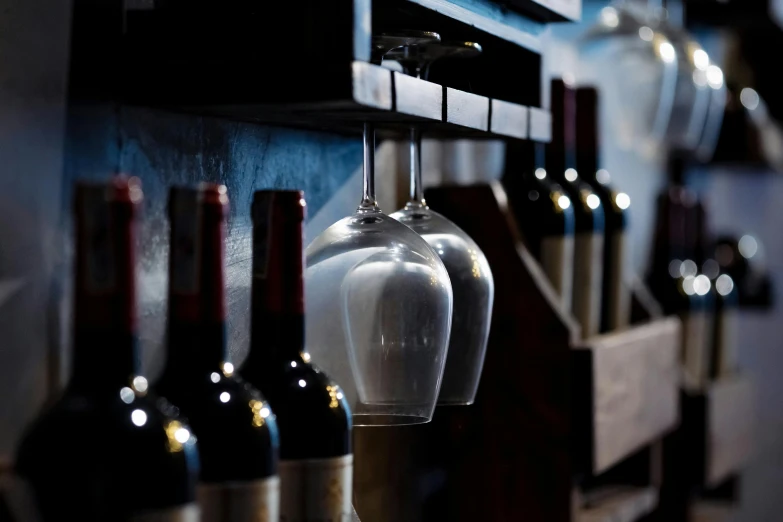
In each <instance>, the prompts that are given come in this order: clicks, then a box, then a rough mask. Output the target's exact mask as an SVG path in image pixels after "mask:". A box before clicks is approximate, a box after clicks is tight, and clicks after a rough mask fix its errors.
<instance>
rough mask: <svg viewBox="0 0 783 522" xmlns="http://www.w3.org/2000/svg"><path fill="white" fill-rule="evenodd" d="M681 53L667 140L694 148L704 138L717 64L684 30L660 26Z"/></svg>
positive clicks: (670, 142) (678, 52) (672, 143)
mask: <svg viewBox="0 0 783 522" xmlns="http://www.w3.org/2000/svg"><path fill="white" fill-rule="evenodd" d="M658 30H660V31H661V32H662V33H663V34H665V35H666V37H667V38H668V39H669V41H670V42H671V43H672V45H674V48H675V50H676V52H677V61H676V63H677V84H676V87H675V91H674V105H673V108H672V115H671V118H670V119H669V126H668V129H667V132H666V141H667V143H668V144H669V146H670V147H673V148H676V149H680V150H688V151H690V150H694V149H696V148H697V147H698V145H699V141H700V140H701V136H702V133H703V131H704V126H705V124H706V122H707V115H708V113H709V109H710V101H711V98H712V89H711V88H710V83H712V82H713V79H712V78H711V77H712V76H714V68H715V66H714V65H710V59H709V56H708V55H707V52H706V51H705V50H704V49H702V47H701V46H700V45H699V44H698V43H696V42H695V41H694V40H692V39H691V38H690V36H689V35H688V34H687V33H686V32H685V31H683V30H682V29H679V28H676V27H672V26H670V25H668V24H665V23H663V22H662V23H660V24H659V26H658Z"/></svg>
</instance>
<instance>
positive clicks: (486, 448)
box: [356, 184, 680, 522]
mask: <svg viewBox="0 0 783 522" xmlns="http://www.w3.org/2000/svg"><path fill="white" fill-rule="evenodd" d="M426 198H427V201H428V202H429V203H430V205H431V207H432V208H433V209H434V210H436V211H438V212H440V213H442V214H444V215H445V216H447V217H448V218H449V219H451V220H452V221H454V222H455V223H456V224H457V225H458V226H460V227H461V228H462V229H463V230H465V232H467V233H468V234H469V235H470V236H471V237H473V238H475V240H476V242H477V243H478V245H479V247H480V248H481V249H482V251H483V252H484V254H485V255H486V256H487V259H488V261H489V263H490V265H491V266H492V272H493V275H494V279H495V292H496V293H495V306H494V309H493V310H494V311H493V317H492V329H491V331H490V337H489V345H488V348H487V355H486V360H485V363H484V371H483V374H482V380H481V385H480V387H479V392H478V396H477V398H476V403H475V404H474V405H472V406H470V407H468V408H443V407H442V408H438V409H437V410H436V413H435V417H434V419H433V422H432V423H431V424H430V425H427V426H421V427H415V428H408V429H390V430H385V429H384V430H372V431H370V430H367V431H363V430H357V431H358V433H357V449H356V451H357V453H358V452H361V456H362V459H369V461H368V462H367V463H366V466H367V467H366V468H364V467H363V466H362V467H359V468H357V470H356V482H357V484H359V486H358V488H359V489H358V490H357V492H356V497H357V510H358V511H359V513H360V515H361V514H363V513H367V514H368V515H369V518H370V519H373V520H376V519H377V520H380V521H386V520H395V519H397V520H409V521H416V520H426V519H433V518H431V517H435V516H439V517H441V518H440V519H442V520H450V521H462V520H465V521H467V520H484V521H508V520H526V521H532V522H536V521H542V522H543V521H546V522H569V521H577V520H580V521H584V522H587V521H591V522H592V521H597V520H628V521H629V522H630V521H631V520H637V519H638V518H639V517H641V516H643V515H646V514H648V513H650V512H651V511H652V510H653V509H654V508H655V505H656V500H657V496H658V486H659V481H658V479H657V474H658V472H657V470H658V469H659V467H660V466H659V465H658V464H657V463H656V461H657V460H658V459H659V452H658V451H654V450H653V449H652V447H653V446H655V445H657V444H658V443H659V441H660V439H661V438H662V437H663V436H664V435H665V434H666V433H668V432H669V431H671V430H673V429H674V428H675V427H676V426H677V423H678V401H679V379H678V376H679V360H678V353H679V352H678V349H679V339H680V324H679V321H678V320H677V319H673V318H661V319H653V320H650V321H648V322H647V323H646V324H641V325H638V326H634V327H632V328H629V329H628V330H626V331H623V332H618V333H614V334H609V335H604V336H600V337H597V338H594V339H588V340H586V341H579V340H578V337H577V331H578V327H577V326H576V324H575V320H574V319H573V318H572V317H571V316H570V315H569V314H568V313H566V311H564V310H562V309H561V308H560V306H559V304H558V301H557V299H556V296H555V292H554V290H553V288H552V287H551V285H550V284H549V282H548V281H547V280H546V277H545V276H544V274H543V272H542V270H541V268H540V267H539V266H538V264H537V262H536V261H535V260H534V259H533V258H532V257H531V255H530V254H529V253H528V251H527V250H526V249H525V247H524V246H523V245H522V242H521V238H520V235H519V233H518V231H517V227H516V223H515V218H514V216H513V214H512V212H511V210H510V209H509V208H508V207H507V204H506V195H505V192H504V190H503V189H502V187H500V185H499V184H494V185H477V186H472V187H443V188H438V189H432V190H428V191H427V193H426ZM358 460H359V459H357V462H358ZM360 466H361V465H360ZM379 475H380V476H382V477H383V478H382V479H381V478H379ZM394 477H399V481H396V480H395V478H394ZM403 477H404V478H403ZM604 478H605V480H604ZM411 482H413V483H418V484H419V487H420V488H422V489H424V490H425V491H427V490H430V493H428V494H425V495H424V496H423V497H421V498H407V499H402V500H400V501H398V504H397V507H398V508H399V509H401V510H402V511H401V512H399V513H395V514H394V517H396V518H392V516H391V515H387V514H384V513H381V506H382V505H387V506H388V500H390V498H391V496H394V497H395V498H398V497H399V496H400V492H401V491H404V490H405V489H406V488H410V484H411ZM422 483H424V484H425V485H426V484H429V485H427V486H426V487H422ZM618 485H620V486H622V487H620V488H617V486H618ZM384 489H385V490H386V491H387V493H383V491H384ZM384 495H390V497H388V498H386V499H385V500H386V501H387V502H385V503H382V502H380V499H381V498H382V497H384ZM402 496H403V497H404V494H403V495H402ZM401 505H402V506H404V507H400V506H401ZM617 517H620V518H617ZM623 517H625V518H623Z"/></svg>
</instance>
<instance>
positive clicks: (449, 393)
mask: <svg viewBox="0 0 783 522" xmlns="http://www.w3.org/2000/svg"><path fill="white" fill-rule="evenodd" d="M383 38H384V37H383V36H381V37H380V39H381V40H382V39H383ZM480 53H481V46H480V45H478V44H476V43H473V42H459V43H440V42H429V43H426V44H417V45H410V46H403V47H397V48H392V49H391V50H390V52H388V53H387V54H386V56H385V57H384V58H385V59H388V60H397V61H399V62H400V64H401V65H402V66H403V70H404V72H405V73H406V74H410V75H412V76H417V77H422V76H424V77H425V78H426V76H427V75H428V72H429V68H430V66H431V65H432V63H433V62H435V61H436V60H439V59H442V58H446V57H462V58H468V57H472V56H477V55H478V54H480ZM391 216H392V217H393V218H395V219H397V220H398V221H400V222H401V223H404V224H405V225H408V226H409V227H410V228H411V229H412V230H414V231H415V232H416V233H418V234H419V235H421V237H423V238H424V239H425V240H426V241H427V243H429V244H430V246H431V247H432V248H433V249H435V251H436V252H437V253H438V255H440V258H441V260H442V261H443V264H444V265H445V266H446V270H447V271H448V273H449V277H450V278H451V285H452V290H453V292H454V318H453V320H452V326H451V342H450V345H449V355H448V358H447V359H446V370H445V373H444V376H443V385H442V387H441V391H440V396H439V398H438V403H439V404H472V403H473V401H474V400H475V398H476V391H477V390H478V384H479V379H480V377H481V369H482V367H483V365H484V354H485V352H486V348H487V338H488V337H489V326H490V322H491V319H492V304H493V297H494V292H495V285H494V281H493V279H492V271H491V270H490V268H489V263H488V262H487V259H486V257H485V256H484V253H483V252H482V251H481V249H480V248H479V247H478V245H476V243H475V242H474V241H473V239H471V238H470V236H468V234H466V233H465V232H464V231H463V230H462V229H460V228H459V227H458V226H457V225H455V224H454V223H452V222H451V221H450V220H448V219H447V218H445V217H444V216H442V215H440V214H438V213H437V212H434V211H432V210H431V209H430V208H429V207H428V206H427V203H426V201H425V200H424V196H423V187H422V182H421V131H420V128H419V127H418V126H416V125H413V126H412V127H411V131H410V198H409V200H408V203H406V205H405V207H404V208H402V209H400V210H398V211H397V212H394V213H393V214H392V215H391Z"/></svg>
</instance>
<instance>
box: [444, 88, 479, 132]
mask: <svg viewBox="0 0 783 522" xmlns="http://www.w3.org/2000/svg"><path fill="white" fill-rule="evenodd" d="M445 121H446V122H447V123H453V124H455V125H461V126H462V127H469V128H471V129H476V130H482V131H488V130H489V98H486V97H484V96H479V95H477V94H472V93H469V92H464V91H459V90H457V89H452V88H450V87H447V88H446V119H445Z"/></svg>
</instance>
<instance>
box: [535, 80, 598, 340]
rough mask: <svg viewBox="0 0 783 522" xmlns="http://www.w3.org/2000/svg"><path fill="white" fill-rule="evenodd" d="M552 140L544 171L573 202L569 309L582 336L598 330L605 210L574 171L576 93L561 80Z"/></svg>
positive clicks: (555, 96) (554, 100)
mask: <svg viewBox="0 0 783 522" xmlns="http://www.w3.org/2000/svg"><path fill="white" fill-rule="evenodd" d="M551 85H552V93H551V94H552V104H551V105H552V106H551V110H552V141H551V143H549V145H547V148H546V165H547V167H546V170H547V174H548V175H549V176H550V177H551V179H552V181H553V182H554V183H556V184H557V185H558V186H560V187H561V188H562V190H563V192H565V194H567V195H568V197H569V198H570V199H571V201H572V203H573V205H574V223H575V234H574V283H573V300H572V305H571V310H572V312H573V313H574V316H575V317H576V319H577V320H578V321H579V324H580V325H581V327H582V337H584V338H586V337H590V336H593V335H596V334H598V332H599V331H600V320H601V289H602V287H603V283H602V281H601V279H602V277H603V255H604V211H603V209H602V208H601V199H600V198H599V197H598V195H596V194H595V193H594V192H593V189H592V188H591V187H590V185H589V184H587V183H585V182H584V181H583V180H582V179H581V178H580V177H579V175H578V173H577V171H576V168H575V167H576V158H575V152H576V150H575V148H576V119H575V118H576V93H575V91H574V89H573V88H572V87H570V86H569V85H567V84H566V83H565V82H564V81H563V80H559V79H554V80H552V84H551Z"/></svg>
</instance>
